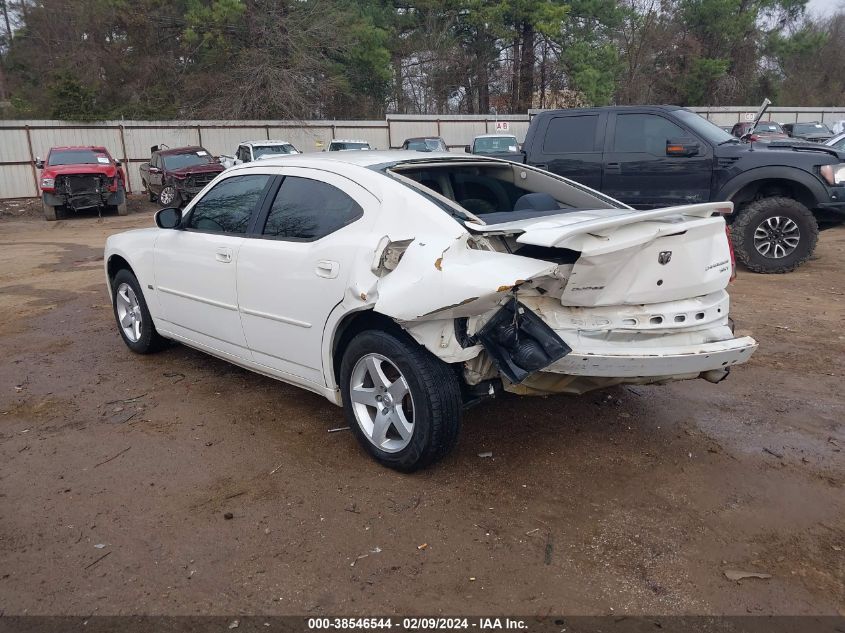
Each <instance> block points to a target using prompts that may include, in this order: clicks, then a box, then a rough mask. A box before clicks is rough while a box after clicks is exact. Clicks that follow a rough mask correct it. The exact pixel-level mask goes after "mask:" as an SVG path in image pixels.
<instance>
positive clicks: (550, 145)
mask: <svg viewBox="0 0 845 633" xmlns="http://www.w3.org/2000/svg"><path fill="white" fill-rule="evenodd" d="M598 120H599V117H598V115H597V114H588V115H583V116H562V117H555V118H554V119H552V120H551V121H549V127H548V129H547V130H546V138H545V139H544V140H543V151H544V152H545V153H547V154H570V153H585V152H594V151H596V125H598Z"/></svg>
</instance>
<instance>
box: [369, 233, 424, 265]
mask: <svg viewBox="0 0 845 633" xmlns="http://www.w3.org/2000/svg"><path fill="white" fill-rule="evenodd" d="M413 241H414V240H397V241H395V242H391V241H390V238H388V237H387V236H384V237H383V238H381V241H380V242H379V246H378V248H377V249H376V257H375V260H374V261H373V266H372V270H373V272H374V273H378V272H381V273H382V274H386V273H388V272H390V271H391V270H394V269H395V268H396V267H397V266H398V265H399V261H400V260H401V259H402V255H404V254H405V251H406V250H408V247H409V246H410V245H411V242H413Z"/></svg>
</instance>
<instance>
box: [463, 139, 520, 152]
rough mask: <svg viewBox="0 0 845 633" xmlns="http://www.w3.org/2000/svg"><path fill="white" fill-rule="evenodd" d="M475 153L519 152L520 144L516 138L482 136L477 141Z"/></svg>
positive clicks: (473, 148) (474, 147) (474, 148)
mask: <svg viewBox="0 0 845 633" xmlns="http://www.w3.org/2000/svg"><path fill="white" fill-rule="evenodd" d="M472 151H473V152H490V153H493V152H518V151H519V143H517V142H516V137H515V136H482V137H481V138H477V139H475V143H474V144H473V146H472Z"/></svg>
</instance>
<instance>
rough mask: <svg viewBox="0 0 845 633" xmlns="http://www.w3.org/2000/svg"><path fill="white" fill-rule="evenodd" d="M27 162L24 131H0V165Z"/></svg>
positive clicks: (26, 145) (27, 154)
mask: <svg viewBox="0 0 845 633" xmlns="http://www.w3.org/2000/svg"><path fill="white" fill-rule="evenodd" d="M28 160H29V144H28V143H27V140H26V130H0V163H14V162H23V161H28Z"/></svg>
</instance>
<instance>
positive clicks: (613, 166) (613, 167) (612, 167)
mask: <svg viewBox="0 0 845 633" xmlns="http://www.w3.org/2000/svg"><path fill="white" fill-rule="evenodd" d="M604 168H605V169H606V170H607V171H613V172H617V173H619V172H621V171H622V163H605V164H604Z"/></svg>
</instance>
